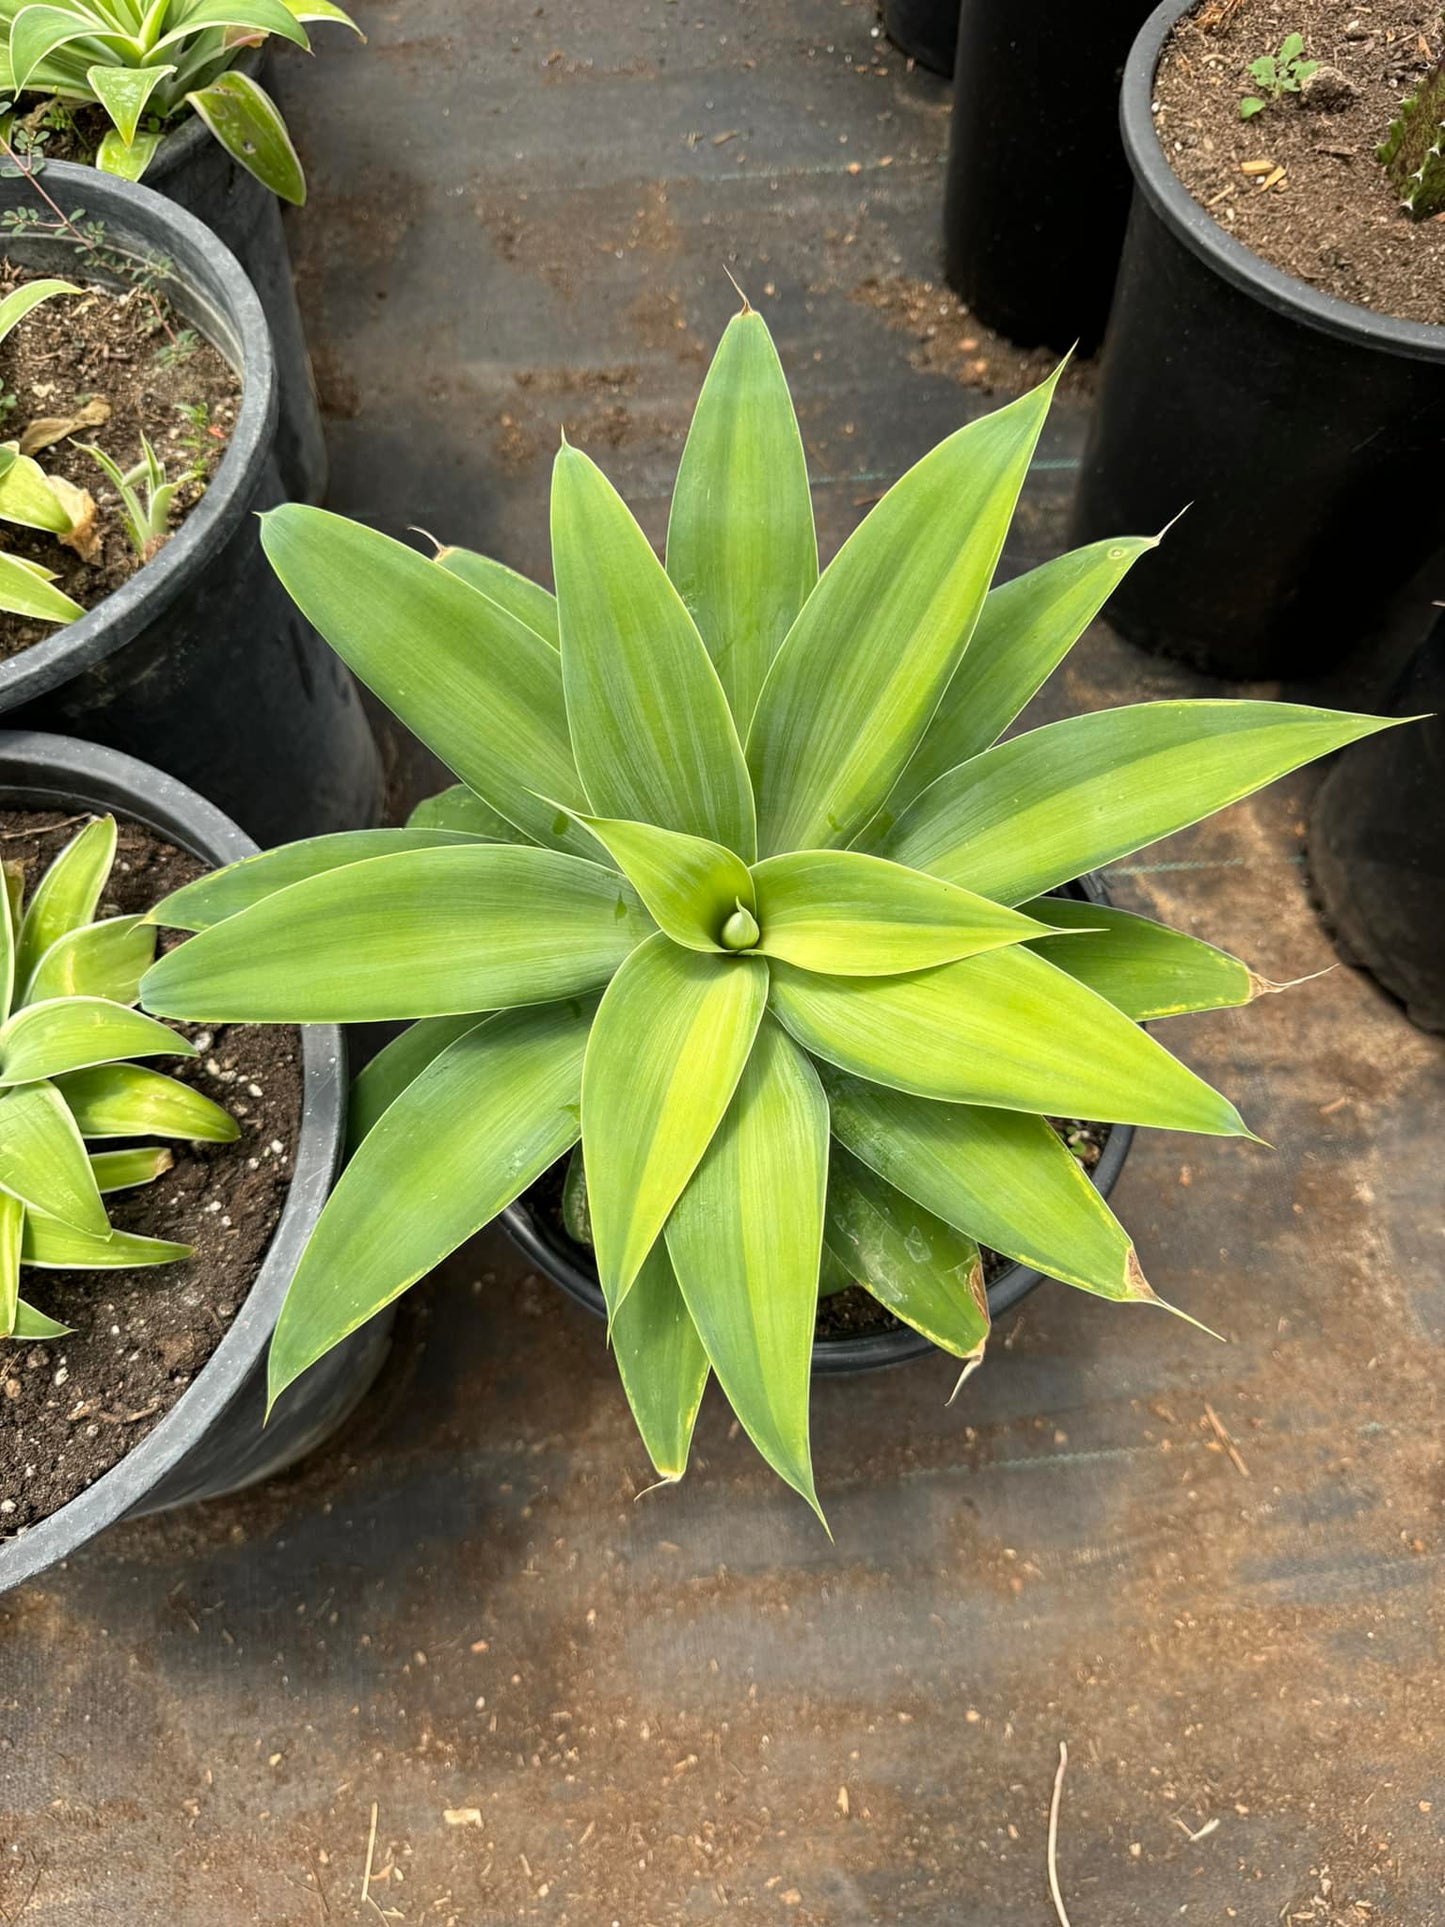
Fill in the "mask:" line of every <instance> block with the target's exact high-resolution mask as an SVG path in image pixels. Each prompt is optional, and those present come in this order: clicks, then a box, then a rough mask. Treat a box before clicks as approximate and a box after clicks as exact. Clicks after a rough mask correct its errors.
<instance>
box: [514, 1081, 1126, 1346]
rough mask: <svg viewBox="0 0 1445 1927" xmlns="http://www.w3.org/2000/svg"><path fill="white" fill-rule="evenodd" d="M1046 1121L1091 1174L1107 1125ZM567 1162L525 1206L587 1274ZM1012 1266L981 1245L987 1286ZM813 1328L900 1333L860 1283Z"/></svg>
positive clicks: (835, 1298) (835, 1300)
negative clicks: (565, 1196) (570, 1215)
mask: <svg viewBox="0 0 1445 1927" xmlns="http://www.w3.org/2000/svg"><path fill="white" fill-rule="evenodd" d="M1049 1122H1050V1123H1051V1124H1052V1125H1053V1127H1054V1129H1055V1130H1056V1131H1057V1132H1058V1133H1059V1136H1060V1137H1061V1138H1063V1140H1064V1142H1065V1143H1066V1144H1067V1145H1068V1147H1069V1149H1070V1150H1071V1151H1072V1152H1073V1154H1074V1156H1075V1157H1076V1158H1077V1159H1078V1160H1079V1162H1080V1164H1082V1165H1083V1167H1084V1169H1085V1170H1086V1171H1092V1170H1093V1168H1094V1166H1095V1165H1096V1164H1097V1163H1098V1162H1099V1158H1100V1155H1101V1154H1102V1152H1103V1149H1104V1146H1105V1145H1106V1144H1107V1143H1108V1142H1109V1131H1110V1128H1111V1127H1110V1126H1109V1125H1107V1124H1086V1123H1083V1122H1082V1121H1081V1120H1080V1119H1078V1118H1057V1117H1053V1118H1050V1119H1049ZM568 1162H569V1160H568V1159H567V1158H563V1159H562V1160H561V1162H560V1163H558V1164H554V1165H553V1166H552V1167H551V1169H550V1170H547V1171H544V1172H543V1174H542V1176H541V1177H540V1178H538V1180H537V1182H536V1183H535V1184H534V1185H532V1186H531V1188H530V1189H529V1190H528V1191H527V1193H526V1195H525V1199H524V1202H525V1203H526V1204H528V1205H529V1206H530V1207H531V1209H532V1210H533V1211H535V1212H536V1213H537V1214H538V1216H539V1217H541V1218H542V1219H543V1220H544V1222H545V1223H546V1225H547V1227H548V1228H549V1229H550V1230H551V1231H552V1232H553V1233H554V1234H555V1235H556V1236H558V1237H560V1238H561V1239H562V1240H563V1241H564V1243H565V1245H566V1247H567V1248H568V1250H569V1251H570V1252H571V1254H572V1255H573V1257H574V1258H575V1259H576V1261H577V1263H578V1264H579V1265H581V1267H582V1268H583V1269H584V1270H585V1271H587V1272H588V1273H589V1274H590V1273H591V1272H592V1252H591V1248H590V1246H587V1245H582V1244H578V1243H577V1242H576V1241H575V1240H574V1239H573V1238H572V1237H571V1236H570V1234H569V1232H568V1230H567V1227H566V1225H565V1223H564V1222H563V1216H562V1189H563V1184H564V1182H565V1180H566V1176H567V1166H568ZM1013 1262H1014V1261H1013V1260H1012V1259H1011V1258H1003V1257H1000V1255H999V1254H998V1252H996V1251H990V1250H988V1249H987V1248H986V1247H985V1248H984V1249H983V1274H984V1277H985V1279H986V1280H987V1282H988V1283H989V1284H992V1283H993V1282H994V1280H995V1279H997V1278H1000V1277H1002V1275H1003V1274H1004V1272H1006V1271H1008V1270H1010V1269H1011V1268H1012V1266H1013ZM813 1329H814V1333H815V1335H816V1336H817V1337H819V1338H857V1337H860V1336H863V1335H865V1334H870V1333H874V1332H885V1331H899V1330H901V1329H902V1326H901V1323H900V1321H899V1320H898V1319H896V1318H895V1317H894V1316H893V1314H892V1312H890V1311H887V1310H885V1309H884V1307H883V1306H882V1305H880V1304H879V1302H878V1300H877V1299H876V1298H875V1297H874V1296H873V1294H872V1293H871V1292H869V1291H867V1290H865V1289H864V1287H863V1286H862V1285H848V1286H846V1287H845V1288H844V1289H843V1290H842V1291H835V1292H831V1293H830V1294H829V1295H828V1296H827V1297H826V1298H820V1299H819V1301H818V1312H817V1318H816V1321H815V1323H814V1327H813Z"/></svg>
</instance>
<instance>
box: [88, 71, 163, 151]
mask: <svg viewBox="0 0 1445 1927" xmlns="http://www.w3.org/2000/svg"><path fill="white" fill-rule="evenodd" d="M175 71H176V70H175V68H174V67H173V66H161V67H112V66H106V65H104V64H98V65H96V66H94V67H88V68H87V69H86V73H85V78H86V80H87V82H88V83H89V85H90V90H91V92H92V93H93V94H94V95H95V97H96V99H97V100H98V101H99V102H100V104H101V106H102V107H103V108H104V109H105V111H106V113H107V114H109V115H110V118H111V119H112V120H113V121H114V122H115V129H116V132H117V133H118V134H119V135H120V138H121V140H122V141H123V143H124V144H125V145H126V146H127V147H129V146H130V145H131V144H132V142H133V141H134V140H135V134H136V128H137V127H138V126H139V124H140V117H141V115H142V114H143V113H144V112H145V106H146V102H147V101H148V100H149V99H150V97H151V95H152V94H153V93H154V92H155V90H156V88H157V87H159V86H160V84H161V82H162V81H163V80H164V79H165V78H166V76H167V75H168V74H173V73H174V72H175Z"/></svg>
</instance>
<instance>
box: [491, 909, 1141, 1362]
mask: <svg viewBox="0 0 1445 1927" xmlns="http://www.w3.org/2000/svg"><path fill="white" fill-rule="evenodd" d="M1059 894H1060V895H1061V896H1073V897H1078V898H1081V899H1083V900H1084V901H1085V902H1089V903H1107V902H1108V893H1107V891H1106V890H1105V889H1104V885H1103V882H1102V881H1101V879H1100V878H1099V877H1097V876H1087V877H1081V878H1080V879H1079V881H1078V882H1077V883H1072V884H1070V885H1068V886H1067V888H1066V889H1064V890H1061V891H1060V892H1059ZM1133 1141H1134V1127H1133V1125H1132V1124H1115V1125H1113V1126H1112V1127H1111V1128H1110V1131H1109V1136H1108V1141H1107V1142H1106V1143H1105V1145H1104V1148H1103V1150H1102V1151H1101V1152H1100V1153H1099V1159H1098V1162H1097V1164H1095V1166H1094V1168H1093V1170H1092V1171H1091V1172H1090V1173H1089V1176H1090V1178H1091V1180H1092V1181H1093V1183H1094V1185H1095V1187H1096V1188H1097V1190H1098V1191H1099V1193H1100V1194H1101V1196H1103V1197H1106V1198H1107V1197H1108V1195H1109V1193H1110V1192H1111V1191H1112V1190H1113V1188H1114V1184H1115V1181H1116V1180H1117V1178H1118V1176H1119V1173H1120V1171H1121V1170H1122V1169H1123V1168H1124V1160H1125V1158H1126V1157H1128V1155H1129V1146H1130V1145H1131V1144H1132V1143H1133ZM502 1223H503V1225H504V1226H505V1228H506V1230H507V1232H508V1233H509V1234H510V1236H511V1238H512V1240H513V1241H514V1243H516V1244H517V1245H518V1246H519V1247H520V1248H521V1250H522V1251H523V1252H524V1253H525V1255H526V1256H527V1258H528V1259H530V1261H531V1262H532V1264H534V1265H535V1266H536V1268H537V1270H538V1271H540V1272H542V1273H543V1274H544V1276H546V1277H548V1278H550V1279H551V1280H552V1282H553V1284H554V1285H560V1286H561V1288H562V1290H563V1291H565V1292H566V1294H567V1296H568V1297H569V1298H572V1299H574V1300H575V1301H576V1302H577V1303H578V1304H579V1305H581V1306H583V1307H584V1308H585V1309H586V1310H587V1311H590V1312H592V1313H594V1314H595V1315H596V1316H597V1317H598V1318H606V1316H607V1305H606V1301H605V1300H604V1299H603V1296H602V1286H601V1285H600V1284H599V1282H598V1278H597V1267H596V1265H595V1263H594V1262H593V1258H592V1253H591V1252H590V1251H589V1250H588V1249H587V1248H586V1246H585V1245H580V1244H578V1243H577V1242H576V1241H575V1240H574V1239H572V1238H569V1237H568V1236H567V1233H566V1232H565V1231H564V1230H563V1229H562V1227H561V1226H560V1225H558V1224H555V1223H553V1221H552V1219H551V1218H550V1217H549V1216H548V1215H547V1214H546V1213H545V1212H543V1211H540V1210H538V1209H537V1208H536V1207H535V1205H534V1204H533V1203H532V1201H531V1200H530V1199H529V1198H528V1197H527V1196H526V1194H525V1193H524V1194H523V1195H522V1196H521V1197H520V1198H518V1199H517V1201H516V1203H515V1204H512V1205H509V1206H508V1207H507V1209H506V1210H505V1211H504V1212H503V1213H502ZM1042 1283H1043V1273H1042V1272H1039V1271H1034V1270H1033V1269H1032V1268H1031V1267H1030V1266H1028V1265H1022V1264H1010V1265H1007V1266H1006V1267H1005V1268H1004V1269H1003V1270H1002V1271H1001V1272H999V1273H998V1275H997V1276H996V1277H995V1278H994V1279H993V1281H992V1283H991V1284H990V1285H989V1287H988V1309H989V1316H990V1318H991V1319H993V1320H994V1321H995V1322H996V1321H997V1320H998V1319H1000V1318H1001V1317H1002V1316H1003V1315H1004V1313H1005V1312H1008V1311H1012V1310H1013V1308H1014V1306H1015V1305H1017V1304H1018V1303H1019V1302H1020V1301H1021V1300H1022V1299H1024V1298H1027V1296H1028V1295H1029V1293H1030V1292H1031V1291H1032V1290H1033V1289H1034V1287H1035V1286H1036V1285H1040V1284H1042ZM933 1350H934V1346H933V1345H932V1344H931V1343H930V1341H929V1340H928V1339H926V1338H925V1337H924V1336H923V1334H922V1333H921V1332H916V1331H912V1330H910V1329H909V1328H908V1327H907V1326H906V1325H898V1326H897V1327H895V1328H894V1329H891V1330H880V1331H876V1332H849V1333H845V1334H842V1335H836V1336H825V1337H816V1338H815V1339H814V1340H813V1372H814V1375H815V1376H824V1377H826V1376H831V1375H832V1374H834V1373H838V1372H873V1371H878V1370H880V1369H881V1368H882V1367H883V1366H885V1365H903V1364H906V1363H907V1361H908V1360H909V1359H912V1358H924V1357H926V1356H927V1355H928V1353H930V1352H931V1351H933Z"/></svg>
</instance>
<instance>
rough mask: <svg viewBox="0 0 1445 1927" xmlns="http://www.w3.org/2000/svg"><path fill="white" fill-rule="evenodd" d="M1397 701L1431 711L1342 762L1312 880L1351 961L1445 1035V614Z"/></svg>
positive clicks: (1325, 788) (1316, 821)
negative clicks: (1362, 967) (1361, 966)
mask: <svg viewBox="0 0 1445 1927" xmlns="http://www.w3.org/2000/svg"><path fill="white" fill-rule="evenodd" d="M1391 708H1392V710H1393V711H1394V713H1395V715H1397V716H1419V717H1421V718H1423V720H1422V721H1420V722H1415V723H1409V724H1407V725H1406V726H1405V727H1404V728H1403V729H1392V730H1388V731H1386V732H1385V734H1384V735H1382V736H1374V737H1371V738H1370V739H1369V740H1368V741H1367V742H1362V743H1355V744H1353V745H1352V746H1351V747H1350V748H1349V749H1347V750H1345V752H1344V753H1343V755H1341V756H1340V757H1339V758H1338V759H1337V761H1336V762H1335V765H1334V767H1333V768H1332V769H1331V771H1330V773H1329V775H1328V776H1327V777H1326V778H1325V780H1324V783H1323V784H1322V785H1321V787H1320V791H1319V794H1318V796H1317V797H1316V798H1315V806H1314V810H1313V812H1312V814H1311V817H1310V826H1309V849H1308V856H1309V867H1310V878H1311V881H1312V882H1313V884H1314V888H1315V893H1316V895H1317V896H1318V898H1319V901H1320V907H1321V908H1322V910H1323V911H1324V914H1325V920H1326V922H1327V923H1328V925H1329V927H1330V931H1331V934H1332V935H1333V937H1334V939H1335V941H1336V944H1337V945H1338V947H1339V949H1340V951H1341V952H1342V953H1343V955H1344V956H1345V958H1346V960H1347V961H1348V962H1350V963H1358V964H1363V965H1364V966H1365V968H1366V969H1367V970H1368V971H1369V972H1370V973H1371V975H1372V976H1374V977H1375V978H1377V979H1378V981H1379V982H1380V983H1382V984H1383V985H1384V987H1385V988H1386V990H1388V991H1390V992H1391V993H1392V994H1393V995H1394V996H1396V997H1398V998H1399V999H1400V1001H1401V1003H1403V1004H1404V1006H1405V1008H1406V1010H1407V1011H1408V1012H1409V1014H1410V1016H1411V1017H1412V1018H1413V1019H1414V1021H1415V1022H1416V1023H1417V1024H1419V1025H1420V1026H1421V1027H1422V1028H1423V1029H1425V1030H1434V1031H1442V1032H1445V615H1442V616H1441V617H1439V618H1438V620H1437V621H1436V623H1435V626H1434V628H1433V629H1432V631H1431V633H1430V635H1429V637H1428V638H1427V639H1426V641H1425V643H1424V644H1423V646H1422V647H1421V649H1420V651H1419V653H1418V655H1417V656H1416V657H1415V659H1414V661H1413V662H1412V663H1411V664H1410V665H1409V667H1408V669H1407V670H1406V672H1405V674H1404V676H1403V678H1402V679H1401V682H1400V685H1399V687H1398V688H1397V690H1396V691H1395V696H1394V700H1393V702H1392V703H1391Z"/></svg>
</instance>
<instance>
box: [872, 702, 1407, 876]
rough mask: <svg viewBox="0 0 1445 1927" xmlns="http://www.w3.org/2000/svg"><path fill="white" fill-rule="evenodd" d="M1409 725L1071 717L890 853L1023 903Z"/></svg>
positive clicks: (1263, 707) (1008, 749) (977, 766)
mask: <svg viewBox="0 0 1445 1927" xmlns="http://www.w3.org/2000/svg"><path fill="white" fill-rule="evenodd" d="M1396 720H1397V719H1396V718H1394V717H1380V716H1353V715H1350V714H1348V713H1346V712H1344V711H1341V710H1333V709H1309V708H1306V707H1304V706H1303V705H1297V704H1293V703H1257V702H1215V701H1209V702H1162V703H1135V704H1131V705H1129V706H1127V707H1125V708H1122V709H1100V710H1095V711H1094V712H1093V713H1092V714H1090V715H1086V716H1070V717H1068V718H1067V719H1066V720H1065V721H1064V722H1061V723H1048V724H1046V725H1045V726H1044V728H1042V729H1035V730H1030V731H1029V733H1028V734H1027V735H1024V736H1014V737H1011V738H1010V739H1009V741H1008V742H1006V743H999V744H997V745H996V746H995V747H994V748H993V749H989V750H985V751H984V753H983V754H982V755H981V756H975V757H974V758H973V760H972V762H969V763H964V764H962V765H961V766H960V767H959V768H958V769H955V770H951V771H950V772H949V773H948V775H946V776H942V777H940V778H939V780H938V781H937V782H936V783H934V784H932V785H931V787H930V788H928V789H926V790H925V791H924V792H923V794H922V795H921V796H920V797H919V798H918V799H917V801H916V802H915V803H913V805H912V806H911V807H910V808H909V809H907V810H905V811H904V813H903V815H902V816H901V817H900V818H899V820H898V822H897V824H896V825H895V826H894V828H893V829H892V830H890V831H889V832H888V834H887V836H886V837H885V838H884V839H883V841H882V844H881V846H880V847H881V848H882V849H883V850H884V851H885V852H886V853H887V854H888V855H889V856H891V857H893V858H894V860H895V861H896V862H899V863H908V864H911V865H912V866H913V867H914V868H915V869H919V870H931V871H932V872H933V874H934V875H935V876H943V877H948V878H949V879H950V881H952V882H954V883H961V884H963V885H965V886H966V887H967V888H968V889H970V890H977V891H978V893H979V895H980V896H985V897H993V898H994V899H995V900H996V901H997V902H999V903H1022V902H1024V901H1025V899H1027V898H1029V897H1035V896H1039V895H1041V894H1042V893H1043V892H1044V891H1045V890H1051V889H1053V887H1054V886H1055V885H1056V884H1059V883H1067V882H1070V881H1071V880H1072V879H1073V878H1074V877H1077V876H1082V875H1083V874H1084V873H1085V872H1086V871H1088V870H1094V869H1097V868H1098V867H1099V865H1100V864H1103V863H1109V862H1112V861H1113V860H1114V859H1115V858H1116V857H1121V856H1127V855H1128V854H1129V853H1130V852H1131V851H1134V850H1139V849H1142V848H1143V847H1144V845H1145V844H1148V843H1154V842H1156V841H1157V840H1158V839H1159V838H1160V837H1161V836H1168V835H1170V834H1171V833H1172V832H1173V831H1175V830H1182V829H1183V828H1184V827H1185V826H1186V825H1187V824H1189V823H1197V822H1198V821H1199V819H1200V818H1201V817H1203V816H1209V815H1212V814H1213V812H1214V811H1215V810H1220V809H1223V808H1224V807H1225V805H1226V804H1228V803H1234V802H1237V801H1238V800H1239V798H1240V797H1242V796H1248V795H1249V793H1250V792H1251V791H1252V790H1257V789H1260V788H1262V786H1263V785H1264V784H1266V783H1272V782H1273V781H1274V780H1275V778H1276V777H1278V776H1283V775H1285V774H1286V772H1287V771H1289V770H1292V769H1298V768H1299V766H1300V764H1301V763H1307V762H1309V761H1310V760H1311V759H1312V758H1313V757H1316V756H1323V755H1325V754H1327V752H1328V751H1330V750H1332V749H1339V748H1341V747H1343V745H1344V744H1346V743H1352V742H1354V741H1355V740H1356V739H1357V738H1359V737H1361V736H1370V735H1373V734H1374V732H1375V731H1376V730H1378V729H1388V728H1390V727H1391V726H1392V724H1393V723H1394V722H1395V721H1396Z"/></svg>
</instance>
